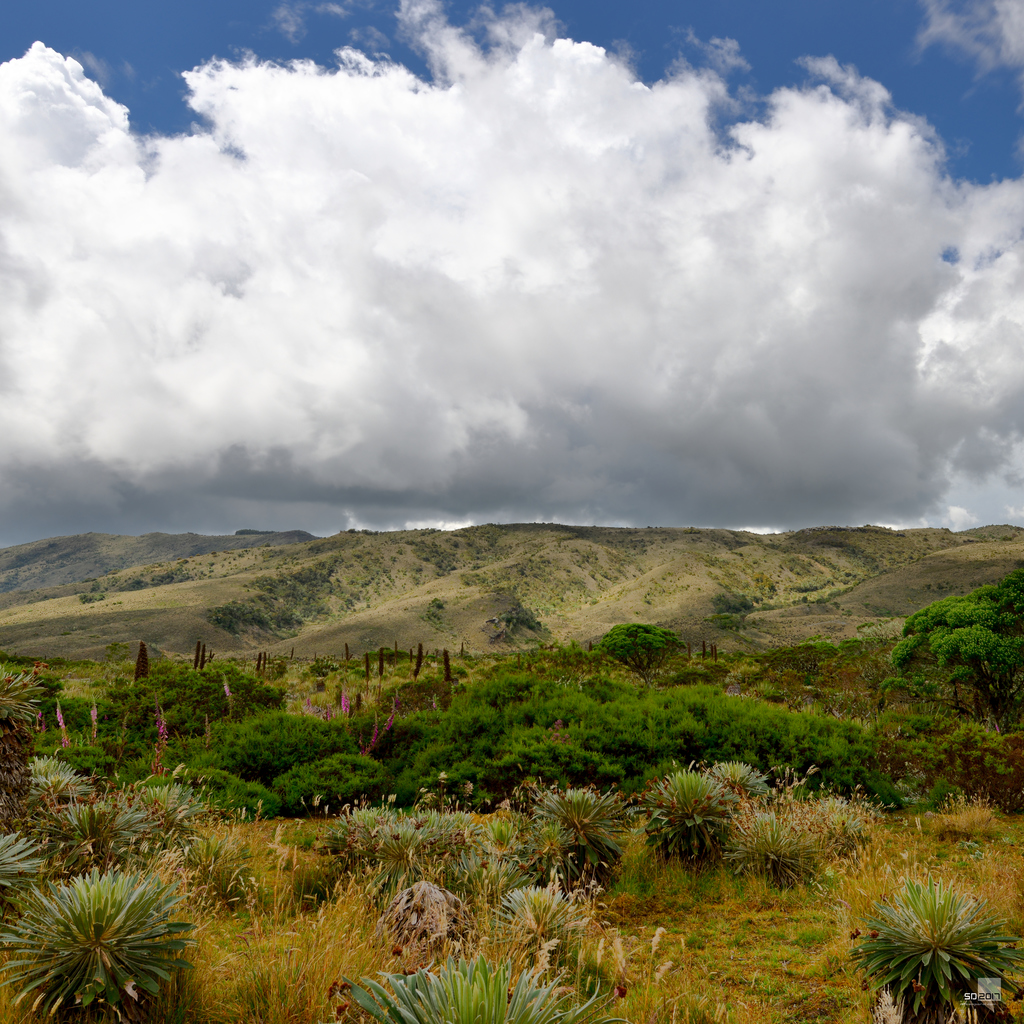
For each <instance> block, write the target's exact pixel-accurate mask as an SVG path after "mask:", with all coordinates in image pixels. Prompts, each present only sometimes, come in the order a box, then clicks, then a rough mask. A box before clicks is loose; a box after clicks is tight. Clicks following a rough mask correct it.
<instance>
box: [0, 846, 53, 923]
mask: <svg viewBox="0 0 1024 1024" xmlns="http://www.w3.org/2000/svg"><path fill="white" fill-rule="evenodd" d="M42 866H43V857H41V856H40V854H39V849H38V848H37V847H36V844H35V843H33V842H32V840H31V839H28V838H26V837H25V836H21V835H18V834H17V833H16V832H15V833H12V834H9V835H0V907H2V905H3V903H4V902H6V901H7V900H9V899H11V897H12V896H14V895H16V893H17V892H18V890H19V889H21V888H23V887H25V886H27V885H29V884H31V882H32V880H33V878H34V877H35V875H36V874H37V873H38V872H39V869H40V868H41V867H42Z"/></svg>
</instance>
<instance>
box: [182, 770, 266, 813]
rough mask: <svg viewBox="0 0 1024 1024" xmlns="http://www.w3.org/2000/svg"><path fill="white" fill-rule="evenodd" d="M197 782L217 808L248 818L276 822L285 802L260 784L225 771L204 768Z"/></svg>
mask: <svg viewBox="0 0 1024 1024" xmlns="http://www.w3.org/2000/svg"><path fill="white" fill-rule="evenodd" d="M195 781H196V784H197V785H198V786H200V787H201V788H202V790H203V792H204V794H205V795H206V797H207V799H208V800H209V802H210V804H211V805H212V806H214V807H219V808H222V809H223V810H227V811H232V810H239V811H244V812H245V815H246V817H250V818H255V817H256V816H257V815H259V816H260V817H261V818H276V817H277V816H278V815H279V814H280V813H281V800H280V798H279V797H278V796H277V794H276V793H274V792H272V791H271V790H269V789H267V787H266V786H261V785H260V784H259V783H258V782H246V781H245V780H244V779H240V778H238V776H237V775H232V774H231V773H230V772H226V771H224V770H223V769H221V768H203V769H199V770H197V771H196V772H195Z"/></svg>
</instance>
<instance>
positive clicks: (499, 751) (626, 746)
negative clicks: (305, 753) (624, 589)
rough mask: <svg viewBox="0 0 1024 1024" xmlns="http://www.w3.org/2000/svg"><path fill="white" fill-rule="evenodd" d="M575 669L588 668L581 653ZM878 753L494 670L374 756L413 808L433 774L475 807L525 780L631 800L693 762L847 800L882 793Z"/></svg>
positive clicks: (742, 716) (866, 743) (766, 714)
mask: <svg viewBox="0 0 1024 1024" xmlns="http://www.w3.org/2000/svg"><path fill="white" fill-rule="evenodd" d="M578 658H579V659H580V660H581V662H583V663H584V664H588V663H591V662H593V661H594V660H595V659H594V656H593V655H588V654H587V652H585V651H584V652H582V654H579V655H578ZM591 671H593V670H591ZM367 721H368V722H369V720H367ZM559 721H560V722H562V723H563V727H562V728H561V729H560V730H558V731H557V733H556V732H555V731H554V730H553V727H554V725H555V723H556V722H559ZM359 727H360V726H359V723H358V721H355V720H354V723H353V728H354V729H358V728H359ZM874 742H875V740H874V737H873V736H872V735H871V734H870V733H868V732H867V731H866V730H864V729H863V728H862V727H860V726H859V725H855V724H853V723H850V722H844V721H840V720H838V719H835V718H831V717H825V716H816V715H807V714H802V713H798V712H792V711H789V710H787V709H786V708H785V707H782V706H774V705H771V704H765V703H761V702H758V701H746V700H744V701H738V700H736V699H735V698H732V697H728V696H726V695H725V694H724V693H723V692H722V691H721V690H720V689H719V688H717V687H713V686H702V685H693V686H685V687H673V688H671V689H665V690H661V691H657V692H656V691H653V690H646V689H637V688H636V687H633V686H630V685H628V684H626V683H622V682H616V681H612V680H609V679H607V678H604V677H602V676H601V675H597V674H590V675H584V674H582V673H578V674H577V678H576V679H573V682H572V684H571V685H567V684H566V682H565V681H564V675H563V674H562V670H560V671H559V674H557V675H556V674H555V671H554V670H553V669H552V670H548V668H547V664H546V661H538V663H537V664H536V665H535V668H534V671H520V672H510V671H509V670H508V669H507V668H505V667H504V666H502V667H500V668H499V669H497V670H496V671H495V672H494V673H493V675H491V676H490V678H486V677H485V678H484V679H482V680H481V681H479V682H478V683H477V684H476V685H475V686H474V687H472V688H471V689H469V690H468V691H467V692H465V693H458V694H455V695H454V696H453V698H452V703H451V706H450V708H449V709H448V711H447V712H445V713H443V714H439V713H437V712H431V711H425V712H421V713H413V714H410V715H409V716H408V717H407V718H401V717H398V718H396V719H395V723H394V727H393V729H392V730H391V732H390V733H388V734H387V735H386V737H385V739H384V740H383V741H382V743H381V744H380V745H379V746H378V748H377V749H376V750H375V751H374V756H375V757H376V758H377V759H379V760H380V761H381V762H382V763H383V764H385V766H386V767H388V769H389V770H390V771H391V773H392V775H393V776H394V778H395V792H396V793H397V794H398V800H399V803H412V802H413V800H415V798H416V794H417V793H418V791H419V789H420V787H423V786H429V785H432V784H433V782H434V780H435V779H436V778H437V775H438V772H440V771H445V772H447V773H448V777H449V780H450V783H451V784H452V785H453V786H461V785H463V784H464V783H466V782H472V783H473V785H474V787H475V789H474V796H476V797H484V798H490V799H493V800H501V799H503V798H505V797H511V796H512V794H513V792H514V791H515V789H516V787H518V786H519V785H520V784H521V783H522V781H523V779H524V778H531V777H532V778H534V779H536V778H543V779H546V780H549V781H552V782H557V783H558V784H559V785H560V786H563V787H581V786H586V785H597V786H601V787H607V786H610V785H612V784H616V783H617V784H619V785H620V786H621V787H622V789H623V791H624V792H626V793H629V792H636V791H637V790H640V789H642V788H643V787H644V785H645V783H646V782H647V780H648V779H650V778H652V777H653V776H656V775H661V774H664V772H665V771H666V770H667V769H668V768H669V766H670V765H671V763H672V762H673V761H676V762H677V763H679V762H681V763H683V764H687V763H689V762H690V761H695V760H708V761H732V760H737V761H744V762H747V763H748V764H767V765H790V766H792V767H793V768H794V769H795V770H796V771H799V772H801V773H803V772H806V771H807V769H808V768H810V766H811V765H817V766H818V768H819V770H820V773H819V774H818V775H817V776H815V778H814V780H813V783H814V784H823V785H826V786H828V787H831V788H833V789H836V790H838V791H843V792H850V791H852V790H853V789H854V787H855V786H857V785H863V786H865V787H867V786H868V785H870V786H871V787H872V790H873V791H874V790H875V789H876V788H877V787H878V786H879V785H881V784H882V782H883V781H884V780H882V779H881V778H880V776H878V775H877V773H876V772H875V770H874V769H873V767H872V762H873V752H874ZM319 756H323V755H319ZM311 759H312V758H311Z"/></svg>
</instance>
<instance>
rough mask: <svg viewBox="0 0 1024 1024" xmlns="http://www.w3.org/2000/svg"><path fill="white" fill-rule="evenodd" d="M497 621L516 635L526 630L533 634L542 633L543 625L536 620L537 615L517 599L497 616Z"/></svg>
mask: <svg viewBox="0 0 1024 1024" xmlns="http://www.w3.org/2000/svg"><path fill="white" fill-rule="evenodd" d="M498 621H499V622H501V623H503V624H504V625H505V626H506V627H507V628H508V631H509V632H510V633H518V632H519V631H520V630H522V629H528V630H531V631H532V632H534V633H541V632H543V631H544V624H543V623H542V622H541V621H540V619H538V618H537V613H536V612H535V611H533V609H532V608H527V607H526V606H525V605H524V604H522V602H520V601H519V600H518V599H514V601H513V604H512V607H511V608H508V609H507V610H506V611H503V612H502V613H501V614H500V615H499V616H498Z"/></svg>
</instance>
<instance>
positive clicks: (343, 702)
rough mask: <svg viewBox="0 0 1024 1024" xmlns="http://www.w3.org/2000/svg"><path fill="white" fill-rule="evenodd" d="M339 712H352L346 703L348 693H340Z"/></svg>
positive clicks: (344, 713) (347, 713)
mask: <svg viewBox="0 0 1024 1024" xmlns="http://www.w3.org/2000/svg"><path fill="white" fill-rule="evenodd" d="M341 713H342V714H343V715H349V714H351V713H352V712H351V709H350V708H349V704H348V694H347V693H343V694H342V695H341Z"/></svg>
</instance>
